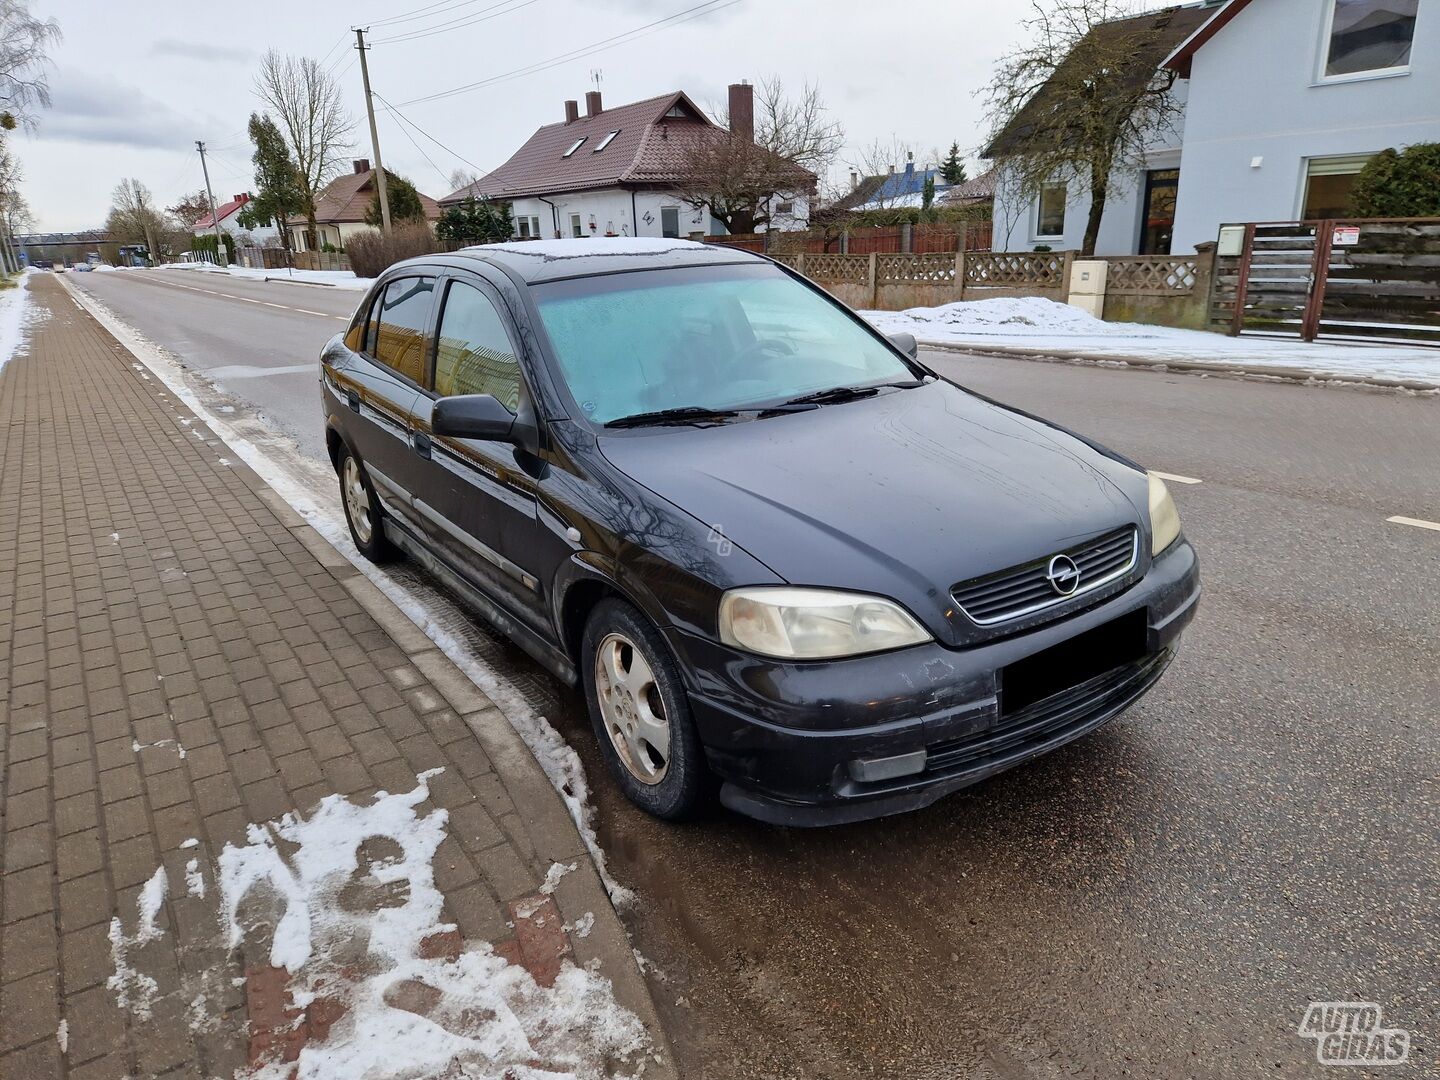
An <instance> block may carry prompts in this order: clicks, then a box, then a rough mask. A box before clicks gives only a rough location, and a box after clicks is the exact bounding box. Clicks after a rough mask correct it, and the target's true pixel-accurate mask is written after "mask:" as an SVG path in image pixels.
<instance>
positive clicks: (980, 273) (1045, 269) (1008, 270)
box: [965, 251, 1065, 288]
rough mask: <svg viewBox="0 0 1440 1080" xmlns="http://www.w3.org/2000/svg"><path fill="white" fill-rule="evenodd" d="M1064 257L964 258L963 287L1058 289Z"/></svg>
mask: <svg viewBox="0 0 1440 1080" xmlns="http://www.w3.org/2000/svg"><path fill="white" fill-rule="evenodd" d="M1064 275H1065V256H1064V255H1056V254H1053V253H1050V252H1044V251H1036V252H1008V253H998V252H997V253H995V254H990V255H978V254H977V255H966V256H965V284H966V285H974V286H978V287H982V288H983V287H985V286H992V287H1000V286H1005V287H1011V288H1024V287H1026V286H1031V287H1034V286H1040V287H1044V286H1051V287H1058V286H1059V285H1061V284H1062V281H1061V279H1062V278H1063V277H1064Z"/></svg>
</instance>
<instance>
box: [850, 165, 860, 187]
mask: <svg viewBox="0 0 1440 1080" xmlns="http://www.w3.org/2000/svg"><path fill="white" fill-rule="evenodd" d="M859 186H860V174H859V173H858V172H856V171H855V170H854V169H851V170H850V189H851V190H852V191H853V190H854V189H855V188H857V187H859Z"/></svg>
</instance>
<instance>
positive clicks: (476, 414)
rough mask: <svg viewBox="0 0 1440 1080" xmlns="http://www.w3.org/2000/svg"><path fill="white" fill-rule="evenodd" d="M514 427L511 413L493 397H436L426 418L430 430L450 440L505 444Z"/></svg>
mask: <svg viewBox="0 0 1440 1080" xmlns="http://www.w3.org/2000/svg"><path fill="white" fill-rule="evenodd" d="M514 428H515V414H514V413H512V412H511V411H510V410H509V409H507V408H506V407H505V406H504V405H502V404H500V402H499V400H498V399H497V398H496V397H495V396H494V395H493V394H462V395H460V396H458V397H445V398H440V399H439V400H438V401H436V402H435V409H434V411H433V412H432V413H431V415H430V430H431V431H432V432H433V433H434V434H436V435H443V436H446V437H448V438H451V439H492V440H496V441H501V442H508V441H509V440H510V438H511V435H512V433H513V431H514Z"/></svg>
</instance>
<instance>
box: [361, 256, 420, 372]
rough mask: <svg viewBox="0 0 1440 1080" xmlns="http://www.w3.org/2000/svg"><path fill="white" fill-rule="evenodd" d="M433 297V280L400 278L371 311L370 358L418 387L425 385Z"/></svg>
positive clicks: (368, 338)
mask: <svg viewBox="0 0 1440 1080" xmlns="http://www.w3.org/2000/svg"><path fill="white" fill-rule="evenodd" d="M434 295H435V279H434V278H431V277H424V278H397V279H396V280H394V281H392V282H390V284H389V285H386V286H385V293H384V295H382V296H381V297H380V302H379V303H377V304H376V305H375V307H374V308H373V309H372V311H371V315H370V329H369V331H368V332H367V333H366V342H365V343H366V345H368V346H369V349H368V350H367V351H368V352H369V353H370V355H372V356H373V357H375V359H376V360H379V361H380V363H382V364H384V365H385V366H386V367H391V368H394V369H395V370H396V371H398V372H399V373H400V374H401V375H404V376H405V378H407V379H409V380H410V381H411V382H414V383H417V384H420V383H423V382H424V381H425V326H426V323H427V322H428V321H429V319H430V301H431V299H432V298H433V297H434Z"/></svg>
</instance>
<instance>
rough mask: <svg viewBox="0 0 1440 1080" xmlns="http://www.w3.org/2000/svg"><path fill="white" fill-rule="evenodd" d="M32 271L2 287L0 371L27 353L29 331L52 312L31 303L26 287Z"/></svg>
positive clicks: (0, 293)
mask: <svg viewBox="0 0 1440 1080" xmlns="http://www.w3.org/2000/svg"><path fill="white" fill-rule="evenodd" d="M29 280H30V273H28V272H27V273H24V274H21V275H20V277H19V279H18V280H17V282H16V284H15V285H14V287H12V288H7V289H0V371H3V370H4V369H5V365H6V364H8V363H9V362H10V361H11V360H12V359H14V358H15V357H17V356H24V355H25V338H26V336H27V331H28V330H29V328H30V327H32V326H33V325H34V324H36V323H38V322H40V321H42V320H44V319H47V318H49V316H50V313H49V312H48V311H46V310H45V309H44V308H38V307H36V306H35V305H33V304H31V303H29V302H28V301H29V298H30V294H29V292H28V290H27V288H26V286H27V284H28V283H29Z"/></svg>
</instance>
